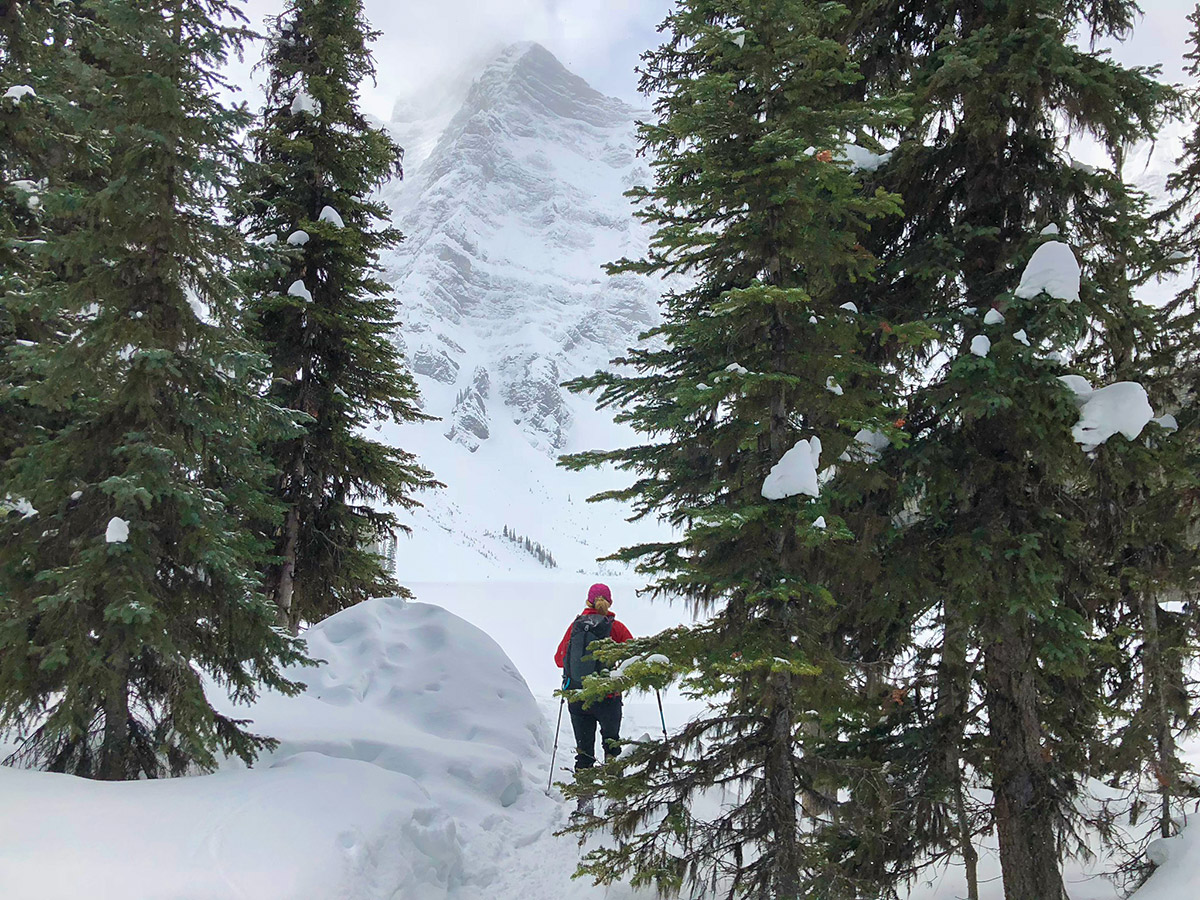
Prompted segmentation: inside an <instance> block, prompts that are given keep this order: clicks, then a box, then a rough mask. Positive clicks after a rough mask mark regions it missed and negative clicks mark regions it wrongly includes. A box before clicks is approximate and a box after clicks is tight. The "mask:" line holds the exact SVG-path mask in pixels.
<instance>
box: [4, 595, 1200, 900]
mask: <svg viewBox="0 0 1200 900" xmlns="http://www.w3.org/2000/svg"><path fill="white" fill-rule="evenodd" d="M415 587H416V592H417V596H418V597H421V598H432V599H436V600H438V601H439V602H442V601H444V602H445V603H446V604H447V605H449V606H452V607H453V608H455V609H456V610H457V611H458V612H459V613H461V614H462V616H468V617H471V618H474V619H475V620H476V622H477V623H479V624H486V625H487V626H488V627H491V628H494V629H495V632H496V635H497V637H498V638H499V640H500V643H497V640H494V639H493V637H491V636H489V635H488V634H485V633H484V631H482V630H481V629H480V628H479V627H476V625H474V624H471V623H470V622H468V621H466V619H465V618H463V617H461V616H460V615H455V614H454V613H452V612H450V611H448V610H446V609H443V608H442V607H441V606H438V605H434V604H432V603H425V602H420V601H415V602H405V601H402V600H397V599H380V600H373V601H370V602H369V603H365V604H361V605H359V606H357V607H355V608H352V609H349V610H346V611H345V612H342V613H339V614H338V615H336V616H333V617H331V618H330V619H327V620H326V621H325V622H322V623H321V624H320V625H317V626H315V627H313V628H312V629H310V630H309V631H308V632H307V639H308V642H309V647H310V650H311V652H312V654H313V655H314V656H315V657H317V658H319V659H322V660H324V662H323V664H322V665H321V666H320V667H319V668H316V669H307V670H303V671H299V672H296V673H295V674H296V677H297V678H299V679H301V680H303V681H304V682H306V683H307V685H308V689H307V691H306V692H305V693H304V694H302V695H300V696H298V697H293V698H285V697H281V696H279V695H268V696H265V697H263V698H261V699H260V700H259V702H258V703H256V704H255V705H254V706H253V707H251V708H250V709H240V710H239V712H240V714H241V715H243V716H244V717H247V718H252V719H253V720H254V727H255V728H256V730H259V731H261V732H262V733H266V734H270V735H272V736H274V737H277V738H278V739H279V740H280V746H279V747H278V749H277V750H276V751H274V752H273V753H270V754H266V755H264V756H263V757H262V758H261V759H260V761H259V763H258V764H257V765H256V766H255V767H254V768H253V769H250V770H247V769H245V768H243V767H242V766H241V765H240V764H239V763H236V762H231V763H229V764H227V765H226V766H225V767H223V768H222V769H221V770H220V771H219V772H217V773H216V774H213V775H204V776H195V777H190V778H180V779H170V780H162V781H141V782H134V783H116V784H114V783H105V782H95V781H87V780H84V779H80V778H75V777H72V776H67V775H55V774H49V773H44V772H30V771H23V770H17V769H11V768H6V767H0V897H3V898H4V900H60V898H61V900H67V898H71V900H75V898H81V897H86V898H88V900H110V898H111V900H118V898H120V900H130V898H137V900H241V898H245V900H582V898H606V900H634V898H639V900H640V898H643V897H644V898H646V900H649V898H650V897H651V896H652V894H651V893H643V892H634V891H632V890H631V889H630V888H629V887H628V886H626V885H620V884H619V885H614V886H612V887H610V888H597V887H594V886H592V885H591V884H590V883H588V882H587V881H578V880H572V879H571V874H572V872H573V870H574V867H575V864H576V862H577V860H578V858H579V853H580V850H579V848H578V846H577V844H576V843H575V841H574V840H571V839H568V838H558V837H555V836H554V832H555V831H556V830H558V829H559V828H560V827H562V825H563V824H564V823H565V820H566V816H567V807H566V806H565V804H564V802H563V800H562V797H561V795H560V794H559V792H558V790H557V789H554V790H553V791H552V792H551V795H550V796H547V795H546V793H545V788H546V782H547V779H548V777H549V764H550V750H551V741H552V736H553V732H552V729H553V726H554V716H555V714H556V713H557V710H558V703H557V701H555V700H554V699H553V698H552V696H551V693H552V691H553V689H554V687H556V686H557V671H558V670H557V669H556V668H555V666H554V663H553V660H552V656H553V652H554V648H555V646H556V645H557V643H558V639H559V638H560V637H561V635H562V632H563V631H564V630H565V628H566V625H567V624H568V623H569V622H570V621H571V619H572V618H573V616H574V614H575V613H576V612H578V609H577V607H578V606H580V605H581V603H580V602H579V598H580V596H582V595H583V593H582V592H586V585H583V584H580V585H575V584H567V583H557V584H546V583H544V582H541V583H538V582H529V583H513V582H500V581H497V582H491V583H487V584H457V585H455V584H423V585H416V586H415ZM613 588H614V600H615V602H614V611H616V612H617V614H618V616H619V617H620V618H621V619H622V621H624V622H626V623H627V624H629V625H630V627H631V628H632V629H633V630H634V632H635V633H646V632H647V631H650V630H656V629H658V628H661V627H664V626H665V625H668V624H672V623H674V622H676V621H679V620H680V619H681V618H685V617H686V616H684V615H683V614H682V611H680V610H673V609H671V608H670V607H665V606H661V605H649V604H648V603H647V602H646V601H644V600H638V599H636V598H635V597H633V596H632V591H631V586H629V585H623V584H618V583H614V584H613ZM501 644H503V645H504V648H503V649H502V646H501ZM505 649H507V650H508V651H509V652H508V653H506V652H505ZM514 661H519V663H518V664H517V665H514ZM520 669H524V670H525V671H526V672H528V673H529V674H528V676H526V677H522V671H520ZM530 682H532V683H533V684H534V685H535V691H536V692H537V696H536V697H535V695H534V693H531V691H530V689H529V686H528V683H530ZM665 710H666V713H665V714H666V720H667V725H668V727H672V728H673V727H676V726H677V725H679V724H682V722H683V721H684V719H685V717H686V716H687V715H688V714H689V713H690V712H693V711H694V710H695V707H694V706H693V705H692V704H691V703H689V702H685V701H682V700H680V699H679V698H677V697H674V696H668V697H667V698H666V703H665ZM660 729H661V725H660V720H659V716H658V709H657V706H656V704H655V701H654V699H653V697H644V696H632V697H627V698H626V723H625V726H624V728H623V733H624V734H625V736H626V737H633V738H636V737H637V736H639V735H642V734H644V733H657V732H659V731H660ZM571 757H572V750H571V738H570V726H569V724H568V723H567V722H564V725H563V734H562V736H561V739H560V744H559V749H558V757H557V761H556V765H555V769H556V774H555V780H556V781H561V780H564V779H566V778H569V772H568V767H569V766H570V765H571ZM1198 841H1200V831H1197V830H1191V831H1185V832H1184V834H1183V835H1182V836H1181V837H1180V838H1178V839H1173V840H1171V841H1168V842H1165V843H1162V844H1159V845H1158V846H1156V847H1155V848H1154V849H1155V852H1156V854H1158V855H1159V858H1161V859H1163V860H1164V863H1163V865H1162V867H1161V868H1160V869H1159V871H1158V872H1157V873H1156V874H1155V875H1154V876H1153V877H1152V878H1151V881H1150V882H1149V884H1148V885H1147V886H1146V887H1145V888H1144V889H1143V890H1142V891H1141V892H1139V893H1138V894H1137V896H1136V900H1194V898H1195V897H1196V896H1197V889H1196V883H1197V882H1196V859H1197V850H1200V848H1198V847H1196V846H1194V845H1196V844H1197V842H1198ZM1109 865H1110V861H1108V860H1106V859H1104V858H1099V859H1097V860H1095V861H1093V862H1092V863H1090V864H1081V863H1077V862H1071V863H1068V864H1067V866H1066V871H1065V875H1066V882H1067V886H1068V891H1069V896H1070V898H1071V900H1118V898H1119V897H1121V894H1120V892H1119V891H1118V890H1117V888H1116V887H1114V886H1113V885H1112V884H1111V883H1110V882H1109V881H1108V880H1107V879H1105V878H1104V877H1103V876H1102V874H1101V873H1102V872H1103V871H1104V870H1105V868H1106V867H1107V866H1109ZM980 878H981V897H982V900H1002V898H1003V890H1002V887H1001V884H1000V880H999V866H998V861H997V858H996V853H995V849H994V846H985V847H984V848H982V851H981V861H980ZM909 896H910V900H954V898H959V897H963V896H965V885H964V881H963V876H962V871H961V868H960V867H958V866H950V867H948V868H947V869H944V870H937V871H930V872H929V873H927V875H926V876H925V877H924V878H923V879H922V880H921V881H919V882H918V883H916V884H915V885H914V886H913V889H912V891H911V894H910V895H909Z"/></svg>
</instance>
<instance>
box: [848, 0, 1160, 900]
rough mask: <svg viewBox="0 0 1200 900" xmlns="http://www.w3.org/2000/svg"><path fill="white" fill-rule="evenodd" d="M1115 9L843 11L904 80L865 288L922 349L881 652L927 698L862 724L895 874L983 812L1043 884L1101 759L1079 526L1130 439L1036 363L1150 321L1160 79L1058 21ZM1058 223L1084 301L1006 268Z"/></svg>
mask: <svg viewBox="0 0 1200 900" xmlns="http://www.w3.org/2000/svg"><path fill="white" fill-rule="evenodd" d="M1135 14H1136V6H1135V5H1134V4H1133V3H1131V2H1117V3H1110V4H1080V3H1074V2H1044V3H1038V4H1029V3H1024V2H997V3H993V4H988V5H984V6H981V5H979V4H975V3H965V2H955V0H948V2H938V3H932V4H931V3H915V2H914V3H906V2H903V0H896V2H880V3H865V4H863V6H862V14H861V17H860V20H859V23H858V25H857V26H856V29H855V36H854V40H853V46H854V48H855V53H856V56H857V58H859V59H860V61H861V66H862V69H863V71H864V73H865V74H866V76H867V77H866V79H865V80H864V83H863V87H864V90H865V91H866V92H867V93H868V94H872V93H875V92H882V93H884V94H886V93H888V92H891V91H895V90H898V89H901V88H904V89H906V90H910V91H911V92H912V94H913V106H914V116H913V122H912V125H911V126H910V128H909V131H908V133H907V135H906V136H905V138H906V139H905V140H904V141H902V142H901V144H900V146H899V147H898V148H897V151H896V154H895V156H894V158H893V159H892V160H891V162H890V163H889V164H888V165H887V166H886V167H884V168H883V169H881V172H880V174H881V179H880V180H881V183H882V184H883V185H885V186H886V187H887V188H889V189H891V190H894V191H896V192H897V193H899V194H900V195H901V196H902V197H903V198H904V201H905V211H906V216H905V219H904V221H903V222H901V223H898V224H896V225H895V227H886V226H885V227H884V228H883V229H881V230H880V231H878V232H877V233H876V234H874V235H872V236H871V238H870V240H869V241H868V244H869V246H870V247H871V248H872V249H873V250H875V252H876V253H877V255H878V256H879V257H880V258H881V260H882V261H883V265H882V266H881V270H880V272H881V274H880V276H879V279H878V283H877V285H876V287H875V289H874V290H873V295H874V297H875V298H877V300H876V301H875V302H879V303H890V304H897V305H900V306H902V307H906V308H915V307H917V306H919V305H921V304H924V305H925V307H926V309H927V315H928V316H929V322H930V324H932V325H934V326H936V327H937V328H938V329H939V331H940V333H941V340H940V342H939V347H940V349H941V351H942V354H943V355H941V356H940V358H939V359H937V360H935V363H936V366H935V368H934V370H933V376H932V377H931V378H929V379H928V380H926V381H925V383H923V384H921V385H920V386H919V387H918V389H917V390H916V391H915V392H914V394H913V396H912V397H911V398H910V401H909V408H908V410H907V412H906V420H907V425H906V430H907V431H908V432H909V433H910V434H911V437H912V439H911V442H910V443H909V445H908V447H907V449H906V450H905V451H904V452H903V453H900V454H896V455H895V457H894V459H893V464H894V466H895V467H896V471H897V473H898V475H899V477H901V478H902V479H903V481H904V483H905V484H906V485H907V488H906V490H907V494H908V496H909V498H910V499H909V505H908V508H907V510H906V513H907V515H906V518H907V520H908V523H909V525H908V527H906V528H904V529H903V530H902V534H900V535H899V536H898V540H897V543H896V544H895V553H894V554H893V555H892V557H891V561H890V562H889V565H888V566H887V567H886V568H887V569H888V570H889V571H890V570H893V569H895V570H900V569H901V568H902V567H903V566H904V565H905V560H911V559H912V558H913V557H914V556H915V555H916V554H920V557H919V559H920V567H921V569H922V570H923V571H921V572H919V573H916V574H917V577H916V578H915V579H914V580H913V581H912V583H911V585H910V586H909V587H906V586H905V584H904V583H903V582H902V581H896V582H894V583H893V587H892V588H891V590H893V591H900V592H904V591H908V590H910V589H911V588H913V587H915V588H916V589H917V590H918V591H919V594H917V595H916V596H919V597H923V598H924V600H925V602H924V603H916V604H914V605H913V606H912V607H911V608H910V610H909V616H908V622H907V623H901V627H908V628H910V629H912V633H913V635H914V639H918V640H919V639H920V633H919V632H918V631H917V630H916V626H917V625H918V624H919V623H922V622H925V623H932V624H933V625H935V626H936V628H937V629H938V632H937V633H938V635H939V636H938V638H937V639H936V640H935V641H934V642H933V643H929V642H928V641H925V642H924V643H925V646H924V649H922V651H921V652H920V653H919V654H918V656H917V657H916V660H917V665H918V668H917V669H916V670H914V669H913V668H911V667H910V668H907V669H902V670H898V672H897V674H898V675H899V676H901V677H903V678H904V680H905V681H906V682H907V683H908V684H910V685H912V686H913V688H914V691H913V694H914V696H915V697H921V696H922V695H923V696H924V702H925V703H926V704H927V707H928V708H927V710H922V709H921V704H920V703H915V704H911V705H909V707H908V708H906V709H904V710H897V711H895V713H894V714H893V718H894V719H895V720H896V723H895V725H894V727H893V729H892V730H891V731H890V732H884V733H882V734H880V733H878V732H877V733H876V734H875V735H868V734H866V733H865V732H864V734H863V735H862V737H863V739H864V740H865V739H867V738H871V739H873V740H875V741H876V743H875V746H874V751H873V752H874V753H875V754H876V756H878V757H884V758H891V759H892V760H893V763H892V771H893V772H895V773H896V775H895V778H894V781H895V784H894V787H895V788H896V790H898V791H899V792H901V793H903V794H905V795H907V796H908V797H909V801H908V803H907V807H904V806H902V807H900V809H905V808H907V809H908V811H909V812H908V814H907V817H906V818H904V819H901V820H900V821H895V822H893V823H892V826H893V827H895V828H897V830H899V831H901V832H903V833H910V834H913V835H915V836H916V837H917V840H915V841H913V842H912V843H911V844H909V845H908V846H907V847H900V848H899V849H900V850H901V851H902V855H901V856H898V857H897V858H896V859H895V860H893V862H892V863H891V864H890V868H891V871H892V872H893V873H894V874H895V878H896V879H897V880H903V878H904V877H905V875H906V874H911V872H912V871H913V867H914V866H916V865H920V864H921V862H922V861H925V862H928V861H930V860H931V859H936V858H938V857H939V856H940V855H942V854H944V853H946V852H950V851H955V850H957V851H958V852H960V853H962V854H963V855H964V857H966V858H967V859H968V862H970V858H971V856H972V854H973V852H974V851H973V850H972V849H971V847H970V844H971V841H972V837H973V835H972V833H973V831H974V830H975V828H976V825H977V823H978V822H979V821H980V820H982V821H983V822H987V821H989V820H991V821H994V822H995V827H996V831H997V833H998V836H999V843H1000V857H1001V864H1002V869H1003V874H1004V884H1005V892H1006V895H1007V896H1010V897H1020V898H1042V897H1045V898H1047V900H1049V898H1054V900H1060V897H1061V894H1062V884H1061V876H1060V864H1061V859H1062V856H1063V854H1064V853H1067V852H1070V851H1071V850H1072V849H1074V848H1075V846H1076V845H1075V844H1073V842H1072V838H1073V836H1074V833H1075V830H1076V828H1077V827H1078V825H1079V824H1080V823H1079V818H1078V814H1077V809H1076V807H1075V801H1076V800H1077V799H1078V797H1079V795H1080V792H1081V790H1082V785H1083V783H1084V781H1085V779H1086V778H1087V777H1088V776H1091V775H1097V774H1102V772H1103V771H1104V763H1103V762H1101V759H1100V758H1101V757H1102V756H1103V753H1102V746H1103V743H1104V736H1106V734H1107V732H1106V731H1105V725H1106V724H1107V723H1106V722H1105V715H1106V710H1107V708H1108V703H1109V700H1110V699H1111V698H1110V697H1109V696H1108V694H1107V684H1108V680H1107V679H1108V676H1110V675H1112V674H1113V673H1114V672H1115V671H1116V670H1118V669H1120V668H1121V667H1122V666H1126V667H1127V665H1128V663H1127V660H1126V659H1123V658H1122V653H1123V650H1124V648H1123V647H1122V646H1120V634H1121V631H1120V630H1119V629H1118V630H1117V631H1116V632H1114V633H1113V634H1111V635H1110V634H1109V627H1110V626H1112V625H1113V624H1114V621H1115V619H1116V618H1117V617H1119V616H1120V615H1121V611H1122V602H1123V601H1122V593H1121V591H1120V590H1119V584H1118V581H1119V579H1117V578H1116V577H1115V575H1116V572H1115V571H1114V567H1113V561H1114V559H1115V558H1117V557H1118V556H1119V552H1120V547H1119V546H1118V544H1119V542H1113V541H1109V540H1102V539H1101V536H1102V535H1103V536H1105V537H1107V536H1108V534H1110V533H1111V532H1112V531H1113V530H1115V529H1118V528H1119V529H1120V530H1122V531H1123V532H1124V533H1125V534H1130V533H1132V532H1134V531H1137V530H1139V529H1143V528H1146V527H1147V526H1149V525H1150V523H1151V522H1152V518H1150V517H1149V513H1148V512H1147V511H1146V508H1145V507H1143V508H1141V509H1130V510H1127V511H1126V512H1128V513H1130V514H1133V515H1138V516H1139V518H1138V520H1137V523H1136V525H1135V524H1133V523H1132V522H1131V521H1129V520H1128V519H1127V520H1126V521H1124V522H1121V523H1118V522H1117V521H1115V519H1114V515H1113V513H1112V506H1111V504H1106V503H1103V502H1099V501H1100V499H1101V498H1105V499H1111V498H1112V496H1113V493H1112V490H1113V484H1114V482H1113V475H1114V473H1116V472H1119V471H1122V470H1123V468H1124V467H1125V466H1126V463H1127V462H1128V454H1129V452H1134V453H1137V452H1140V451H1139V450H1138V449H1137V448H1133V449H1132V451H1131V450H1130V448H1129V447H1127V446H1126V445H1125V439H1124V438H1121V437H1118V438H1115V439H1114V440H1113V441H1112V442H1110V443H1109V444H1106V445H1104V446H1102V447H1099V448H1098V449H1097V450H1096V455H1095V457H1094V458H1093V457H1089V456H1088V455H1085V453H1084V452H1083V449H1082V448H1081V447H1080V446H1079V444H1078V442H1077V441H1076V440H1075V435H1074V434H1073V433H1072V430H1073V428H1075V426H1076V424H1077V421H1078V417H1079V413H1078V410H1077V401H1076V398H1075V396H1074V395H1073V394H1072V393H1071V392H1070V391H1069V390H1067V389H1066V388H1065V387H1064V386H1063V384H1062V383H1061V382H1060V380H1059V377H1058V376H1060V375H1076V376H1081V377H1086V378H1087V379H1088V380H1089V381H1090V382H1091V383H1092V384H1094V385H1100V384H1104V383H1107V382H1109V381H1112V380H1115V379H1119V378H1126V379H1132V378H1135V377H1136V378H1137V379H1138V380H1140V381H1144V382H1148V368H1147V365H1148V363H1147V360H1146V358H1145V356H1144V355H1138V354H1133V355H1130V354H1129V353H1128V352H1127V351H1128V349H1129V348H1130V347H1131V346H1139V345H1140V346H1150V345H1152V344H1153V343H1154V342H1155V340H1156V329H1155V325H1154V322H1153V321H1152V319H1153V317H1152V316H1150V315H1149V314H1148V311H1147V309H1146V307H1145V306H1144V305H1142V304H1140V303H1139V302H1138V301H1137V300H1136V299H1135V298H1134V295H1133V290H1134V288H1136V287H1137V286H1138V284H1140V283H1142V282H1144V281H1145V280H1146V279H1148V278H1150V277H1151V276H1152V275H1153V274H1154V273H1155V272H1156V271H1160V270H1161V267H1162V262H1163V261H1162V252H1161V249H1160V248H1158V247H1157V246H1156V245H1155V242H1154V241H1153V240H1152V239H1151V238H1150V231H1149V227H1148V221H1147V217H1146V214H1145V209H1144V199H1143V198H1140V197H1139V196H1138V195H1137V192H1135V191H1133V190H1132V189H1131V188H1130V187H1129V186H1128V185H1127V184H1126V183H1125V182H1124V181H1123V180H1122V175H1121V172H1120V160H1121V158H1122V155H1123V152H1124V148H1125V147H1126V146H1127V145H1129V144H1131V143H1132V142H1135V141H1137V140H1140V139H1144V138H1150V137H1153V134H1154V131H1155V128H1156V127H1157V124H1158V121H1159V120H1160V118H1161V116H1162V113H1163V105H1164V103H1165V101H1167V100H1168V99H1169V91H1167V90H1166V89H1165V88H1163V87H1162V86H1161V85H1159V84H1158V83H1157V82H1156V81H1155V79H1154V77H1153V75H1154V73H1153V72H1152V71H1147V70H1140V69H1127V68H1123V67H1121V66H1119V65H1117V64H1116V63H1114V62H1112V61H1111V60H1110V59H1107V58H1106V57H1105V56H1104V55H1103V54H1102V53H1099V52H1096V51H1094V50H1089V49H1085V48H1081V47H1079V46H1077V45H1076V44H1075V43H1074V41H1073V39H1072V36H1071V35H1072V31H1073V29H1076V28H1078V29H1079V30H1080V31H1082V32H1083V33H1084V34H1089V35H1091V36H1092V37H1093V38H1096V39H1101V38H1109V37H1112V38H1117V39H1120V38H1121V37H1122V36H1124V34H1125V33H1127V31H1128V29H1129V28H1130V26H1131V23H1132V17H1133V16H1134V15H1135ZM1081 134H1089V135H1092V136H1093V137H1095V138H1098V139H1099V141H1100V143H1101V144H1102V146H1103V147H1104V148H1105V149H1106V150H1107V151H1108V152H1109V155H1110V159H1111V160H1112V163H1111V164H1110V166H1109V167H1107V168H1105V169H1101V170H1091V169H1089V168H1088V167H1085V166H1081V165H1077V164H1075V163H1074V162H1073V161H1072V160H1071V159H1070V158H1069V157H1068V156H1067V155H1066V154H1065V152H1064V151H1063V149H1062V148H1063V147H1064V146H1066V145H1067V144H1068V142H1069V138H1070V137H1071V136H1074V135H1081ZM1064 242H1065V243H1066V244H1069V245H1070V246H1071V247H1072V248H1073V250H1074V255H1076V256H1078V258H1079V260H1080V261H1081V262H1082V263H1083V271H1084V277H1083V284H1082V299H1081V300H1079V301H1078V302H1070V298H1069V297H1067V296H1065V294H1064V293H1063V292H1062V291H1061V290H1059V291H1057V292H1056V291H1053V290H1052V291H1051V292H1050V293H1045V292H1038V291H1032V292H1031V291H1030V290H1020V289H1019V282H1020V280H1021V275H1022V272H1023V270H1024V268H1025V265H1026V263H1027V262H1028V261H1029V260H1030V258H1031V256H1032V255H1033V254H1034V252H1035V251H1036V250H1037V249H1038V247H1039V245H1041V244H1045V243H1051V244H1056V245H1057V247H1056V248H1055V249H1054V250H1050V251H1047V252H1052V253H1053V252H1057V254H1058V256H1059V257H1060V258H1063V257H1065V255H1066V254H1067V253H1068V251H1067V247H1066V246H1065V245H1064ZM1122 347H1124V350H1122ZM1150 428H1151V430H1153V428H1154V426H1150ZM1093 459H1094V460H1095V461H1094V462H1093ZM898 512H899V510H898ZM1155 527H1157V526H1155ZM1116 568H1117V569H1119V568H1120V566H1117V567H1116ZM914 599H915V598H914ZM1128 599H1129V598H1128V597H1126V600H1128ZM926 633H927V632H926ZM973 708H974V709H976V710H977V712H975V713H972V709H973ZM981 712H982V713H985V717H981V716H979V713H981ZM978 722H983V727H982V728H979V727H976V723H978ZM971 773H974V774H976V775H978V776H979V777H980V778H981V780H982V781H983V784H984V786H987V787H989V788H991V790H992V799H991V801H990V808H989V809H988V810H986V815H984V816H982V817H980V818H979V819H976V818H975V817H974V816H973V815H972V814H971V813H970V811H969V810H967V809H966V808H965V806H966V805H967V804H966V803H965V802H964V791H963V785H964V779H966V778H970V777H971ZM860 827H866V826H865V825H861V826H860ZM906 856H907V859H906V858H905V857H906ZM893 883H894V882H893ZM883 886H884V885H881V887H883Z"/></svg>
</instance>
